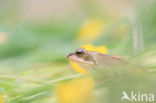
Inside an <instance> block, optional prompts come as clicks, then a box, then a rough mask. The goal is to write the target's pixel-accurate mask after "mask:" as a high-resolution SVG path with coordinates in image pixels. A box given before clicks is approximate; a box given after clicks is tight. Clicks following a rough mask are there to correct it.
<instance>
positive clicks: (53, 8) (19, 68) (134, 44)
mask: <svg viewBox="0 0 156 103" xmlns="http://www.w3.org/2000/svg"><path fill="white" fill-rule="evenodd" d="M155 5H156V1H155V0H148V1H147V0H131V1H129V0H118V1H116V0H11V1H10V0H0V93H1V94H2V95H3V98H4V101H5V102H6V103H57V100H56V97H55V96H54V94H55V93H54V91H53V82H57V80H58V78H65V77H68V76H69V79H70V76H73V77H74V76H76V75H77V73H76V72H75V71H74V70H73V69H72V68H71V67H70V65H69V62H68V60H67V58H66V57H67V55H68V54H69V53H70V52H73V51H74V50H75V49H77V48H78V47H79V46H80V45H83V44H87V43H91V44H93V45H95V46H98V45H105V46H106V47H107V49H108V51H109V52H108V54H115V55H121V56H124V57H126V58H128V59H130V60H132V61H133V62H134V63H138V64H140V65H142V66H144V67H146V68H148V69H149V70H151V71H152V70H154V69H155V68H156V65H155V64H156V19H155V18H156V11H155V10H156V6H155ZM91 18H95V19H96V20H100V21H101V22H102V23H103V25H104V26H103V27H102V31H101V32H100V35H99V36H98V37H97V38H96V39H94V40H88V41H87V40H86V41H81V40H78V37H79V32H80V31H81V28H83V24H84V22H85V21H86V20H89V19H91ZM49 84H50V85H49Z"/></svg>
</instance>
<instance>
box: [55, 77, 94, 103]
mask: <svg viewBox="0 0 156 103" xmlns="http://www.w3.org/2000/svg"><path fill="white" fill-rule="evenodd" d="M93 87H94V80H93V78H92V77H83V78H80V79H77V80H74V81H69V82H65V83H60V84H58V85H57V87H56V95H57V97H58V101H59V103H95V102H93V101H94V100H93V94H92V90H93Z"/></svg>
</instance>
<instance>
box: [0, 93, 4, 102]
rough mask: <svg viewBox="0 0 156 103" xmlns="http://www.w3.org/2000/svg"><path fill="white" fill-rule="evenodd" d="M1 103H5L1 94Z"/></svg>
mask: <svg viewBox="0 0 156 103" xmlns="http://www.w3.org/2000/svg"><path fill="white" fill-rule="evenodd" d="M0 103H4V100H3V96H2V95H1V94H0Z"/></svg>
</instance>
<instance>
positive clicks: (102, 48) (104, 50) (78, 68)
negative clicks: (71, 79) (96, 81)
mask: <svg viewBox="0 0 156 103" xmlns="http://www.w3.org/2000/svg"><path fill="white" fill-rule="evenodd" d="M81 47H82V48H84V49H85V50H89V51H95V52H99V53H103V54H107V52H108V50H107V48H106V47H105V46H94V45H92V44H86V45H82V46H81ZM70 64H71V66H72V68H73V69H74V70H75V71H77V72H78V73H82V74H86V73H88V71H87V70H85V69H84V68H82V67H81V66H79V65H78V64H76V63H74V62H71V61H70Z"/></svg>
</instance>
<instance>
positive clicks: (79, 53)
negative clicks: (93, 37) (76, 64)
mask: <svg viewBox="0 0 156 103" xmlns="http://www.w3.org/2000/svg"><path fill="white" fill-rule="evenodd" d="M76 55H77V56H78V57H83V56H84V55H85V51H84V50H83V49H78V50H76Z"/></svg>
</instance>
